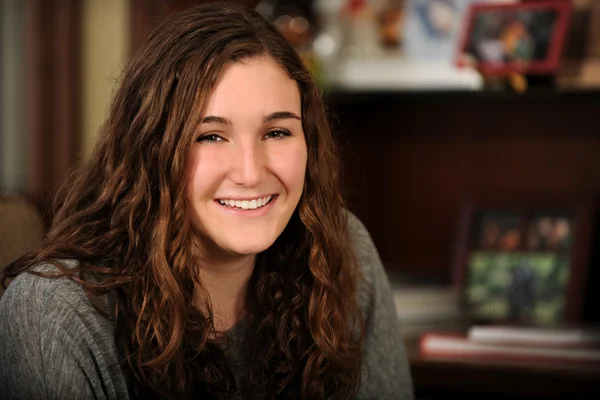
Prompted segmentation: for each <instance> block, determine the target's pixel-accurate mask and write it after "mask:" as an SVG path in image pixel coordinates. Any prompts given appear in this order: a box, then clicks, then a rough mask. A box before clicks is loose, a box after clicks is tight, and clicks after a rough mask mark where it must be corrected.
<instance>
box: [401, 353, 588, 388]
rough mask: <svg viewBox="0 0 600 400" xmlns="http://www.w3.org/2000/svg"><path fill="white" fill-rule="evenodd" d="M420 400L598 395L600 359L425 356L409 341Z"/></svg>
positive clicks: (410, 355)
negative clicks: (554, 360)
mask: <svg viewBox="0 0 600 400" xmlns="http://www.w3.org/2000/svg"><path fill="white" fill-rule="evenodd" d="M407 349H408V352H409V357H410V364H411V371H412V375H413V381H414V385H415V394H416V398H417V400H433V399H436V400H441V399H451V398H452V399H455V398H460V399H483V398H485V399H569V400H583V399H590V400H591V399H598V398H599V397H600V365H599V364H578V363H562V364H556V363H549V362H546V363H544V362H533V361H529V362H526V361H520V362H516V361H513V362H498V361H493V360H486V359H481V360H451V359H442V358H438V359H436V358H426V357H422V356H421V355H420V354H419V351H418V345H417V342H416V341H413V342H409V343H407Z"/></svg>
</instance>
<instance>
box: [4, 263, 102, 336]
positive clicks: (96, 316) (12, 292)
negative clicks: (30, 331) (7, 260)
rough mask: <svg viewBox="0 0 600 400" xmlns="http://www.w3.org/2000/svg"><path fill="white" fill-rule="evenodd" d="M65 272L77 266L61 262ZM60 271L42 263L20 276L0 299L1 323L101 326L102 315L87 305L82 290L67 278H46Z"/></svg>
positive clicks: (52, 265) (53, 266) (50, 264)
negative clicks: (26, 321)
mask: <svg viewBox="0 0 600 400" xmlns="http://www.w3.org/2000/svg"><path fill="white" fill-rule="evenodd" d="M58 262H60V264H61V265H62V266H64V267H66V268H73V267H75V266H76V265H77V262H76V261H74V260H60V261H58ZM58 272H60V271H59V269H58V268H57V267H56V266H55V265H54V264H52V263H42V264H38V265H36V266H34V267H32V268H31V269H30V270H28V271H25V272H22V273H21V274H19V275H18V276H17V277H16V278H15V279H14V280H13V281H12V282H10V284H9V285H8V288H7V289H6V291H5V292H4V294H3V296H2V298H1V299H0V315H1V317H2V319H3V320H5V319H13V320H18V321H21V320H23V319H29V320H31V322H33V320H35V321H36V322H37V323H38V324H54V323H61V324H64V325H71V324H72V325H73V326H75V325H76V324H75V323H74V322H76V321H77V322H78V323H79V324H81V323H82V322H83V323H87V324H90V323H94V324H98V322H102V320H103V319H104V318H103V316H102V315H100V313H99V312H98V311H97V310H96V309H95V308H94V306H93V305H92V304H91V302H90V301H89V299H88V297H87V295H86V293H85V290H84V288H83V287H82V286H81V285H80V284H79V283H77V282H75V281H73V280H72V279H69V278H67V277H45V276H40V275H38V274H47V275H53V274H57V273H58Z"/></svg>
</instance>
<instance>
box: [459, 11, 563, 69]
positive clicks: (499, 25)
mask: <svg viewBox="0 0 600 400" xmlns="http://www.w3.org/2000/svg"><path fill="white" fill-rule="evenodd" d="M570 16H571V3H570V2H569V1H559V0H554V1H529V2H523V3H508V4H504V3H501V4H479V3H478V4H473V5H471V7H470V8H469V11H468V13H467V17H466V19H465V24H464V27H465V28H464V31H463V34H462V38H461V41H460V47H459V51H458V58H457V64H458V65H459V66H471V67H474V68H476V69H477V70H479V71H480V72H481V73H482V74H483V75H488V76H489V75H508V74H513V73H519V74H530V75H531V74H543V75H550V74H554V73H555V72H557V70H558V67H559V64H560V59H561V55H562V52H563V47H564V43H565V39H566V34H567V27H568V25H569V21H570Z"/></svg>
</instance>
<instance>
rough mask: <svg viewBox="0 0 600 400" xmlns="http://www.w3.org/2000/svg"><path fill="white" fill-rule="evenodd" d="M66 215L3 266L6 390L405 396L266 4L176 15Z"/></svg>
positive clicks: (321, 121)
mask: <svg viewBox="0 0 600 400" xmlns="http://www.w3.org/2000/svg"><path fill="white" fill-rule="evenodd" d="M54 215H55V217H54V221H53V225H52V227H51V230H50V232H49V234H48V236H47V238H46V240H45V243H44V247H43V249H42V250H40V251H36V252H31V253H28V254H26V255H24V256H23V257H22V258H21V259H19V260H17V261H16V262H15V263H13V264H11V265H10V266H9V267H8V268H7V270H6V274H5V276H4V277H3V284H4V285H6V283H9V285H8V289H7V291H6V293H5V295H4V297H3V298H2V300H1V302H0V316H1V318H2V320H3V323H2V324H0V336H1V337H2V341H0V360H2V362H1V363H0V393H2V395H3V396H7V397H8V398H32V399H33V398H35V399H65V398H77V399H99V398H102V399H127V398H144V399H153V398H156V399H192V398H215V399H238V398H239V399H241V398H244V399H274V398H300V399H319V400H320V399H353V398H358V399H371V398H377V399H384V398H385V399H389V398H394V399H401V400H403V399H411V398H412V383H411V378H410V373H409V370H408V363H407V359H406V354H405V351H404V347H403V343H402V336H401V331H400V329H399V326H398V318H397V315H396V312H395V306H394V303H393V300H392V295H391V290H390V285H389V282H388V280H387V276H386V274H385V271H384V270H383V267H382V265H381V260H380V259H379V256H378V254H377V251H376V250H375V248H374V246H373V243H372V241H371V238H370V237H369V234H368V233H367V232H366V230H365V228H364V226H363V225H362V224H361V223H360V221H358V220H357V219H356V217H354V216H353V215H352V214H351V213H349V212H348V211H347V210H346V209H345V208H344V202H343V199H342V198H341V195H340V182H339V162H338V157H337V149H336V145H335V141H334V139H333V136H332V133H331V131H330V129H329V125H328V122H327V116H326V113H325V109H324V106H323V102H322V99H321V96H320V93H319V91H318V90H317V89H316V87H315V85H314V82H313V80H312V78H311V76H310V74H309V73H308V71H307V70H306V68H305V66H304V65H303V63H302V61H301V59H300V57H299V56H298V54H297V53H296V52H295V51H294V50H293V48H292V47H291V46H290V45H289V43H287V42H286V41H285V39H284V38H283V36H282V35H281V34H280V33H279V32H278V31H277V29H276V28H275V27H273V26H272V25H271V24H270V23H268V22H267V21H265V20H264V19H263V18H262V17H261V16H260V15H259V14H257V13H254V12H248V11H244V10H242V9H240V8H237V7H232V6H229V5H224V4H218V5H203V6H198V7H196V8H193V9H190V10H188V11H184V12H182V13H180V14H177V15H175V16H173V17H172V18H171V19H169V20H168V21H165V22H164V23H163V24H162V25H161V26H160V27H159V28H158V29H157V30H156V31H155V32H154V33H153V34H152V35H151V36H150V38H149V39H148V41H147V43H146V44H145V45H144V46H143V47H142V49H141V51H140V52H139V53H138V54H137V56H136V57H135V58H134V59H133V60H132V61H131V63H130V65H129V66H128V68H127V70H126V71H125V74H124V76H123V78H122V80H121V86H120V88H119V90H118V91H117V93H116V95H115V98H114V101H113V104H112V108H111V111H110V115H109V117H108V120H107V122H106V124H105V126H104V128H103V129H102V131H101V132H100V135H99V141H98V143H97V145H96V148H95V150H94V153H93V155H92V156H91V157H90V159H89V162H88V163H87V164H86V165H83V166H82V167H81V168H80V169H79V170H78V171H76V172H75V173H74V175H73V176H72V178H71V179H70V180H69V181H68V183H65V185H64V187H63V190H62V191H61V192H60V193H59V195H58V196H57V200H56V205H55V214H54Z"/></svg>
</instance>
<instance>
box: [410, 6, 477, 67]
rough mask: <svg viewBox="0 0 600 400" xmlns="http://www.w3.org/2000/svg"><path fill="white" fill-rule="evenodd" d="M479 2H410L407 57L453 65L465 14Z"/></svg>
mask: <svg viewBox="0 0 600 400" xmlns="http://www.w3.org/2000/svg"><path fill="white" fill-rule="evenodd" d="M475 2H481V1H477V0H406V3H405V10H406V11H405V12H406V23H405V24H404V54H405V55H406V56H407V57H408V58H409V59H410V60H414V61H417V60H418V61H421V60H423V61H433V60H435V61H439V62H447V63H453V61H454V57H455V55H456V49H457V47H458V40H459V34H460V32H461V31H462V26H463V21H464V17H465V13H466V11H467V10H468V8H469V6H470V5H471V4H472V3H475Z"/></svg>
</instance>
